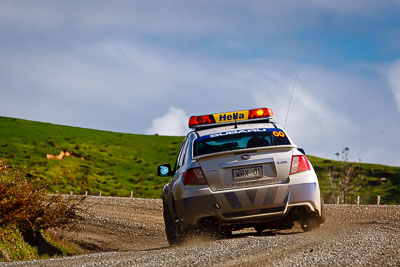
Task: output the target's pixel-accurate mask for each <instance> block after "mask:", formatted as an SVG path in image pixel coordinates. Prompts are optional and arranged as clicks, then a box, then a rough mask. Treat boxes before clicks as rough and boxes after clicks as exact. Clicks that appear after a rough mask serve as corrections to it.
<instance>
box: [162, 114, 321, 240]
mask: <svg viewBox="0 0 400 267" xmlns="http://www.w3.org/2000/svg"><path fill="white" fill-rule="evenodd" d="M262 110H263V112H258V111H257V110H256V113H255V116H256V118H255V119H253V120H252V119H249V117H250V112H251V111H245V112H248V115H247V118H244V119H243V120H242V121H239V120H238V119H240V113H236V115H233V117H234V122H229V121H228V122H227V123H222V124H218V123H214V122H213V118H215V119H214V121H216V120H217V119H218V118H221V116H224V115H225V118H228V119H229V117H228V115H229V114H230V113H226V114H225V113H222V114H223V115H221V114H216V115H213V116H211V115H206V116H197V117H195V119H192V118H193V117H192V118H191V122H192V126H193V122H194V123H195V124H196V122H199V123H198V124H199V125H201V126H202V127H195V130H194V131H192V132H190V133H189V134H188V136H187V137H186V138H185V140H184V142H183V144H182V147H181V151H180V153H179V155H178V160H177V163H176V166H175V168H174V170H171V168H170V165H161V166H160V167H159V174H160V175H161V176H167V175H173V178H172V179H171V181H170V183H169V184H167V185H166V186H165V187H164V191H163V203H164V219H165V224H166V232H167V237H168V240H169V242H170V244H171V245H173V244H175V243H177V242H178V241H179V240H180V237H182V236H184V235H185V233H187V232H189V231H191V230H192V229H194V228H199V227H203V228H204V229H214V230H215V231H216V232H218V233H223V234H229V233H230V232H231V231H232V230H238V229H241V228H244V227H250V226H251V227H254V228H255V229H256V230H257V231H259V232H260V231H262V230H264V229H267V228H269V229H288V228H291V227H292V226H293V222H294V221H298V222H299V223H300V224H301V225H302V227H303V229H304V230H305V231H308V230H311V229H314V228H316V227H318V226H319V225H320V224H321V223H323V222H324V220H325V216H324V209H323V203H322V202H321V197H320V191H319V185H318V179H317V176H316V174H315V172H314V170H313V168H312V165H311V163H310V162H309V161H308V159H307V158H306V156H305V155H304V154H303V153H301V152H300V150H299V149H298V148H297V146H296V145H294V144H293V142H292V141H291V139H290V137H289V136H288V135H287V133H286V132H285V131H284V130H283V129H282V128H280V127H279V126H278V125H276V124H275V123H273V122H271V121H270V117H271V116H272V111H269V110H267V112H266V111H265V110H266V109H262ZM257 112H258V114H257ZM253 113H254V112H253ZM261 113H263V114H261ZM233 114H235V113H233ZM265 114H267V115H268V116H266V117H263V115H265ZM257 115H260V116H259V118H258V117H257ZM207 116H208V117H207ZM218 116H219V117H218ZM235 116H236V117H235ZM242 117H243V116H242ZM244 117H246V116H244ZM208 118H211V119H208ZM222 118H223V117H222ZM163 173H164V175H163Z"/></svg>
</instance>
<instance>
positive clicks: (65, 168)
mask: <svg viewBox="0 0 400 267" xmlns="http://www.w3.org/2000/svg"><path fill="white" fill-rule="evenodd" d="M0 133H1V134H0V157H3V158H5V159H7V160H8V161H9V162H10V163H12V164H13V165H14V166H16V167H19V168H21V169H22V170H23V171H24V172H25V173H26V176H27V177H32V178H34V179H35V180H37V181H43V182H45V183H47V184H48V188H47V190H48V191H49V192H52V193H54V192H57V191H58V192H60V193H69V192H73V193H76V194H84V193H85V192H86V191H87V192H88V194H90V195H99V192H100V191H101V192H102V195H105V196H125V197H127V196H130V192H131V191H132V192H133V197H145V198H159V197H160V196H161V192H162V187H163V185H164V184H165V183H167V182H168V180H169V178H160V177H158V176H157V173H156V167H157V165H159V164H163V163H171V164H172V165H173V164H174V162H175V159H176V156H177V153H178V151H179V148H180V144H181V142H182V141H183V137H171V136H158V135H137V134H125V133H116V132H107V131H99V130H91V129H84V128H77V127H69V126H61V125H54V124H50V123H41V122H33V121H27V120H21V119H13V118H7V117H0ZM61 151H70V152H71V153H72V155H73V156H71V157H65V158H63V159H62V160H57V159H51V160H48V159H47V158H46V154H54V155H58V154H59V153H60V152H61ZM307 157H308V158H309V159H310V161H311V162H312V164H313V166H314V169H315V171H316V172H317V175H318V177H319V181H320V187H321V191H322V194H323V195H324V198H325V200H326V202H327V203H332V202H329V201H330V184H329V178H328V176H327V172H326V169H327V167H328V166H335V168H340V166H341V164H342V163H341V162H340V161H334V160H327V159H323V158H319V157H315V156H311V155H307ZM354 164H357V165H358V166H359V168H361V169H362V171H363V173H364V174H365V175H364V178H363V179H362V180H359V181H357V183H358V184H357V187H359V188H358V189H357V190H356V191H355V192H354V194H350V195H349V202H351V203H354V202H355V199H356V197H357V194H359V195H360V196H361V203H362V204H372V203H375V201H376V195H380V196H381V203H382V204H398V203H400V167H392V166H385V165H378V164H369V163H368V164H367V163H361V164H359V163H354Z"/></svg>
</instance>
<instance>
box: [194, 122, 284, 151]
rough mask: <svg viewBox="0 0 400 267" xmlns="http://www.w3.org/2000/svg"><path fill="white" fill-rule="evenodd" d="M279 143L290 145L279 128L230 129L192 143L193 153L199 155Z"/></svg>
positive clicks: (277, 144)
mask: <svg viewBox="0 0 400 267" xmlns="http://www.w3.org/2000/svg"><path fill="white" fill-rule="evenodd" d="M279 145H290V141H289V139H288V138H287V136H286V134H285V133H284V132H283V131H282V130H281V129H277V128H273V129H271V128H256V129H241V130H232V131H226V132H221V133H215V134H210V135H205V136H202V137H199V138H197V139H196V140H195V141H194V143H193V155H194V156H201V155H207V154H212V153H218V152H223V151H231V150H238V149H244V148H255V147H265V146H279Z"/></svg>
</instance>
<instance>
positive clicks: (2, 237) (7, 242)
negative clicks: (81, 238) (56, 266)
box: [0, 225, 84, 262]
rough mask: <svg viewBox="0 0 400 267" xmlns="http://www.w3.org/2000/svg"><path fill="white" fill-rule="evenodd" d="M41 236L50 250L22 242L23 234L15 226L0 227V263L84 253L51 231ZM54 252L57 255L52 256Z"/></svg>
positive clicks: (43, 232)
mask: <svg viewBox="0 0 400 267" xmlns="http://www.w3.org/2000/svg"><path fill="white" fill-rule="evenodd" d="M41 234H42V236H43V238H44V240H45V243H47V244H48V246H50V247H51V249H50V250H47V251H46V250H45V248H43V247H41V248H39V247H38V246H32V245H31V244H29V243H28V242H26V241H25V240H24V237H23V234H22V233H21V231H20V230H19V229H18V227H16V226H15V225H8V226H5V227H0V262H2V261H3V262H4V261H22V260H23V261H26V260H34V259H48V258H53V257H63V256H72V255H78V254H83V253H84V251H83V250H82V249H81V248H80V247H79V246H78V245H77V244H75V243H71V242H68V241H66V240H63V239H62V238H60V237H59V236H58V235H56V234H54V233H53V232H52V231H50V230H49V231H47V230H43V231H41ZM54 251H56V252H57V254H54Z"/></svg>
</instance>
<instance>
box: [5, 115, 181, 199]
mask: <svg viewBox="0 0 400 267" xmlns="http://www.w3.org/2000/svg"><path fill="white" fill-rule="evenodd" d="M182 140H183V137H165V136H145V135H134V134H123V133H115V132H106V131H97V130H90V129H83V128H77V127H68V126H60V125H54V124H49V123H40V122H33V121H27V120H20V119H13V118H5V117H0V157H2V158H3V159H6V160H7V161H8V163H10V164H12V165H13V166H15V167H18V168H22V169H23V170H24V172H26V173H27V175H28V176H33V177H34V178H36V179H37V180H41V181H44V182H45V183H47V184H49V191H50V192H55V191H59V192H60V193H68V192H70V191H72V192H74V193H84V192H85V191H89V194H99V191H101V192H102V194H104V195H114V196H129V195H130V191H133V192H134V196H136V197H160V196H161V190H162V186H163V185H164V184H165V183H166V182H167V181H168V180H169V179H168V178H160V177H158V176H157V173H156V167H157V165H159V164H162V163H168V162H171V163H172V162H174V161H175V158H176V155H177V153H178V150H179V147H180V144H181V142H182ZM62 150H64V151H71V152H72V153H73V156H71V157H65V158H63V159H62V160H57V159H52V160H48V159H47V157H46V155H47V154H55V155H58V154H59V153H60V152H61V151H62Z"/></svg>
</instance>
